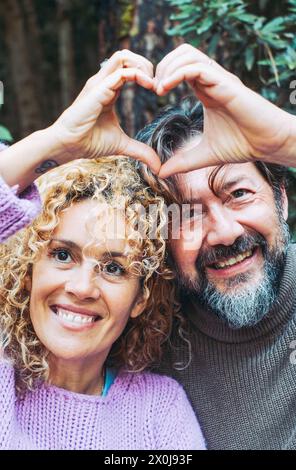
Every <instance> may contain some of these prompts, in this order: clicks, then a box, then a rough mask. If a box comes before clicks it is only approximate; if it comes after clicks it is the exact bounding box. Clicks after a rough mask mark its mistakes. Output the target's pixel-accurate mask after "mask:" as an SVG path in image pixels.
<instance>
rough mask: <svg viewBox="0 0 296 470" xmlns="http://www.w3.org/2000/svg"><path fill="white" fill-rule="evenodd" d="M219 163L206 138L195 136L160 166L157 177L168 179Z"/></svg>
mask: <svg viewBox="0 0 296 470" xmlns="http://www.w3.org/2000/svg"><path fill="white" fill-rule="evenodd" d="M219 163H221V162H220V161H219V160H218V158H217V157H215V156H214V155H213V153H212V151H211V148H210V146H209V145H208V143H207V140H206V138H204V137H203V138H202V139H201V136H197V137H195V138H194V139H192V141H191V142H190V143H189V144H187V145H186V146H185V147H183V148H182V149H180V150H178V151H177V152H175V154H174V155H173V156H172V157H171V158H170V159H169V160H167V161H166V162H165V163H164V164H163V165H162V167H161V169H160V171H159V174H158V176H159V177H160V178H168V177H169V176H173V175H175V174H177V173H187V172H188V171H193V170H198V169H201V168H205V167H208V166H214V165H218V164H219Z"/></svg>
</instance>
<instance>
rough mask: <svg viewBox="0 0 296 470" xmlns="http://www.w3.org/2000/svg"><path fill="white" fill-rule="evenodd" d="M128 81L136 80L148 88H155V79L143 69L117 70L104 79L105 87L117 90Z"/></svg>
mask: <svg viewBox="0 0 296 470" xmlns="http://www.w3.org/2000/svg"><path fill="white" fill-rule="evenodd" d="M126 82H135V83H137V84H138V85H140V86H142V87H144V88H146V89H148V90H151V89H152V88H153V79H152V78H151V77H149V76H148V75H147V74H146V73H144V72H142V70H139V69H136V68H128V69H119V70H116V72H114V73H113V74H111V75H110V76H109V77H108V78H106V79H105V80H104V82H103V87H105V88H109V89H110V90H113V91H117V90H119V89H120V88H121V87H122V86H123V85H124V83H126Z"/></svg>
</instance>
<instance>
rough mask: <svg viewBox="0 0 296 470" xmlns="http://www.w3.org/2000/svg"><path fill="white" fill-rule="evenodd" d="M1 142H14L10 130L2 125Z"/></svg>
mask: <svg viewBox="0 0 296 470" xmlns="http://www.w3.org/2000/svg"><path fill="white" fill-rule="evenodd" d="M0 140H4V141H6V142H12V141H13V138H12V135H11V134H10V132H9V130H8V129H6V127H4V126H1V125H0Z"/></svg>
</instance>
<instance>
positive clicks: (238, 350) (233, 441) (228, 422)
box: [161, 245, 296, 449]
mask: <svg viewBox="0 0 296 470" xmlns="http://www.w3.org/2000/svg"><path fill="white" fill-rule="evenodd" d="M184 314H185V315H186V317H187V318H188V320H189V332H190V341H191V345H192V362H191V364H190V365H189V366H188V367H187V368H186V369H184V370H182V371H176V370H173V368H172V366H171V362H172V359H173V361H174V360H178V361H180V360H181V361H186V360H187V358H188V349H186V348H185V347H184V342H183V341H181V340H179V339H175V343H177V345H178V350H176V351H175V352H174V353H170V354H167V355H166V357H165V359H164V367H163V368H162V370H161V372H163V373H166V374H168V375H172V376H174V377H175V378H176V379H177V380H178V381H179V382H181V383H182V384H183V386H184V388H185V390H186V391H187V394H188V396H189V398H190V400H191V403H192V405H193V408H194V409H195V411H196V414H197V416H198V419H199V421H200V424H201V427H202V430H203V432H204V434H205V438H206V441H207V445H208V448H209V449H296V364H293V363H292V362H293V360H292V362H291V359H295V357H296V245H291V246H290V247H289V250H288V255H287V260H286V265H285V269H284V273H283V277H282V280H281V285H280V292H279V296H278V299H277V301H276V302H275V304H274V306H273V308H272V310H271V311H270V313H269V314H268V316H266V317H265V318H264V319H263V320H262V321H261V322H260V323H258V324H257V325H256V326H254V327H252V328H242V329H240V330H233V329H230V328H229V327H227V326H226V324H225V323H223V322H222V321H220V320H219V319H218V318H217V317H216V316H214V315H213V314H212V313H211V312H206V311H203V310H201V309H200V308H198V307H197V306H196V305H195V306H194V305H193V303H190V302H188V305H186V306H185V305H184ZM293 341H295V345H294V349H293V348H291V346H293V345H292V344H291V343H292V342H293ZM293 351H295V354H293ZM294 362H295V361H294Z"/></svg>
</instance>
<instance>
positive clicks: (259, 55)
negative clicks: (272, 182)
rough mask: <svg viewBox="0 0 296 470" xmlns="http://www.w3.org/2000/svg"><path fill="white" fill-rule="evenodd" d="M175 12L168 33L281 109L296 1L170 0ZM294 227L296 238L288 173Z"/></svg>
mask: <svg viewBox="0 0 296 470" xmlns="http://www.w3.org/2000/svg"><path fill="white" fill-rule="evenodd" d="M167 2H168V3H169V4H170V5H171V6H173V7H174V9H175V12H174V14H173V15H172V17H171V19H172V20H173V22H174V24H173V27H172V28H171V29H170V30H169V31H168V34H170V35H174V36H181V37H183V38H184V40H185V41H186V42H188V43H190V44H192V45H193V46H195V47H198V48H200V49H202V50H203V51H204V52H205V53H207V54H208V55H209V56H211V57H212V58H213V59H215V60H217V62H219V63H220V64H221V65H223V66H224V67H225V68H226V69H228V70H230V71H231V72H233V73H235V74H236V75H238V76H239V77H240V78H241V79H242V80H243V82H244V83H245V84H246V85H247V86H249V87H251V88H252V89H255V90H256V91H258V92H259V93H261V94H262V95H263V96H264V97H265V98H267V99H269V100H270V101H272V102H274V103H275V104H277V105H278V106H280V107H281V108H283V109H285V110H287V111H289V112H291V113H293V114H296V106H295V104H293V103H292V100H291V99H289V97H290V94H291V89H290V83H291V82H292V80H295V78H296V52H295V51H296V35H295V32H294V31H295V23H296V0H283V1H281V2H273V1H272V0H261V1H259V2H247V1H245V0H167ZM290 176H291V184H290V189H289V197H290V225H291V227H292V229H293V231H294V234H295V235H296V170H295V169H294V170H291V171H290Z"/></svg>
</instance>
